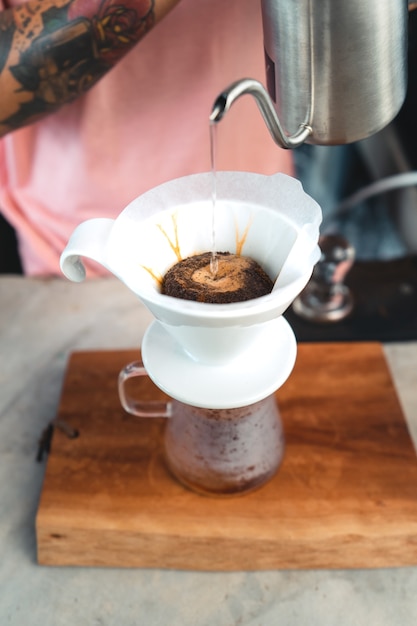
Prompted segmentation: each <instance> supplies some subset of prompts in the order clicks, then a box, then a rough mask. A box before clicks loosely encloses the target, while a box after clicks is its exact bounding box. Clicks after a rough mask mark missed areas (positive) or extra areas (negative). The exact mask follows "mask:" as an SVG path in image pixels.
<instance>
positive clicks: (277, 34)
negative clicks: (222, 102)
mask: <svg viewBox="0 0 417 626" xmlns="http://www.w3.org/2000/svg"><path fill="white" fill-rule="evenodd" d="M261 5H262V18H263V29H264V47H265V58H266V75H267V89H268V92H269V95H270V97H271V99H272V101H273V103H274V108H275V110H276V112H277V115H278V117H279V120H280V123H281V125H282V127H283V128H284V130H285V132H286V134H288V135H292V134H294V133H295V132H297V130H298V129H299V127H300V125H303V124H304V125H305V126H309V127H310V128H311V133H310V135H309V136H308V138H307V143H313V144H323V145H331V144H345V143H350V142H353V141H357V140H359V139H364V138H365V137H368V136H370V135H372V134H374V133H376V132H377V131H379V130H381V129H382V128H383V127H384V126H386V125H387V124H388V123H389V122H390V121H391V120H392V119H393V118H394V117H395V115H396V114H397V113H398V111H399V109H400V108H401V105H402V103H403V101H404V98H405V93H406V81H407V77H406V74H407V72H406V59H407V19H408V5H407V0H261Z"/></svg>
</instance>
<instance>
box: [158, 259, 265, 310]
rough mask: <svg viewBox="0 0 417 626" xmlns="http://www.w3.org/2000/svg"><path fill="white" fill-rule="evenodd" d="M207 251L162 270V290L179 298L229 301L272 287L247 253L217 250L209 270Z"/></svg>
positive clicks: (200, 300)
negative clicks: (215, 264) (163, 274)
mask: <svg viewBox="0 0 417 626" xmlns="http://www.w3.org/2000/svg"><path fill="white" fill-rule="evenodd" d="M211 257H212V255H211V252H205V253H203V254H197V255H195V256H190V257H188V258H186V259H183V260H182V261H179V263H176V264H175V265H174V266H173V267H171V268H170V269H169V270H168V271H167V273H166V274H165V276H164V278H163V281H162V289H161V290H162V293H164V294H165V295H168V296H173V297H174V298H182V299H183V300H195V301H196V302H208V303H213V304H229V303H231V302H243V301H244V300H251V299H252V298H259V297H260V296H264V295H266V294H268V293H270V292H271V291H272V288H273V286H274V283H273V282H272V280H271V279H270V278H269V276H268V275H267V274H266V272H265V271H264V270H263V269H262V267H261V266H260V265H259V264H258V263H257V262H256V261H254V260H253V259H251V258H249V257H244V256H239V255H237V254H230V253H229V252H217V253H216V258H217V263H218V267H217V272H216V273H213V272H212V271H211V267H210V262H211Z"/></svg>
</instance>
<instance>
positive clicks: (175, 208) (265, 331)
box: [61, 172, 321, 408]
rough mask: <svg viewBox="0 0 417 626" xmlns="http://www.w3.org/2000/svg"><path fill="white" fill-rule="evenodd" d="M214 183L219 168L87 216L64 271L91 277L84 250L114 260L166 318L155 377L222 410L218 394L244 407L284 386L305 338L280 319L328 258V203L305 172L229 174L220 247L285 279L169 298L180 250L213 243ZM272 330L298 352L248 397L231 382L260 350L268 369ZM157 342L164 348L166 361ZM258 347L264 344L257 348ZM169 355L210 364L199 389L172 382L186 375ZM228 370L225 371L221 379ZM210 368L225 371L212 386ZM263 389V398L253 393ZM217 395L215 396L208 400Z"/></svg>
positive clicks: (221, 181)
mask: <svg viewBox="0 0 417 626" xmlns="http://www.w3.org/2000/svg"><path fill="white" fill-rule="evenodd" d="M212 183H213V179H212V175H211V174H210V173H205V174H195V175H192V176H187V177H184V178H180V179H177V180H173V181H170V182H168V183H165V184H163V185H160V186H159V187H156V188H154V189H152V190H150V191H149V192H147V193H145V194H144V195H142V196H140V197H139V198H137V199H135V200H134V201H133V202H132V203H130V204H129V205H128V206H127V207H126V208H125V209H124V211H123V212H122V213H121V214H120V215H119V216H118V217H117V219H116V220H108V219H93V220H88V221H87V222H83V223H82V224H80V225H79V226H78V227H77V228H76V229H75V231H74V233H73V235H72V236H71V238H70V240H69V242H68V244H67V246H66V248H65V250H64V252H63V253H62V256H61V269H62V271H63V273H64V274H65V275H66V276H67V277H68V278H69V279H71V280H74V281H80V280H83V279H84V277H85V273H84V267H83V264H82V261H81V257H83V256H84V257H89V258H91V259H93V260H95V261H97V262H99V263H101V264H102V265H104V266H105V267H106V268H108V269H109V270H110V271H111V272H112V273H113V274H115V275H116V276H117V277H118V278H119V279H120V280H122V281H123V282H124V283H125V284H126V285H127V286H128V287H129V288H130V289H131V290H132V291H133V292H134V293H135V294H136V295H137V296H138V297H139V298H140V300H141V301H142V302H143V303H144V304H145V305H146V306H147V307H148V309H149V310H150V311H151V313H152V314H153V315H154V316H155V318H156V320H157V322H156V323H154V324H153V325H152V326H151V328H150V329H149V331H148V332H147V334H146V336H145V338H144V341H143V345H142V355H143V359H144V362H145V367H146V368H147V370H148V373H149V375H150V376H151V378H154V380H155V382H156V383H157V384H158V385H159V386H161V387H162V388H164V390H165V391H167V392H168V393H170V394H171V395H174V396H175V397H177V399H179V400H181V401H184V402H189V403H193V402H195V403H196V404H197V406H211V407H213V408H214V406H215V403H216V402H217V401H216V397H219V396H220V397H221V398H222V399H220V400H218V402H221V403H222V404H221V406H222V408H226V404H225V403H227V406H239V405H238V404H236V402H237V401H239V402H240V403H241V404H240V405H242V404H245V403H247V402H246V401H247V400H251V401H256V400H258V399H260V397H259V395H262V394H263V397H265V395H267V393H266V387H268V389H270V391H273V389H272V387H273V386H274V385H275V388H278V386H279V385H280V384H282V382H283V380H282V378H284V380H285V379H286V377H287V376H288V375H289V373H290V371H291V369H292V366H293V364H294V361H295V347H293V348H291V347H290V344H291V345H293V346H295V340H292V339H289V334H290V333H292V331H291V329H289V327H287V325H286V322H285V320H279V319H278V318H280V316H281V315H282V313H284V311H285V310H286V309H287V308H288V306H289V305H290V304H291V303H292V301H293V300H294V299H295V298H296V296H297V295H298V294H299V293H300V291H301V290H302V289H303V288H304V287H305V285H306V284H307V282H308V280H309V278H310V276H311V273H312V270H313V267H314V264H315V263H316V262H317V260H318V258H319V255H320V252H319V248H318V243H317V242H318V236H319V225H320V222H321V210H320V208H319V206H318V205H317V203H316V202H315V201H314V200H313V199H312V198H311V197H310V196H308V195H307V194H305V192H304V191H303V189H302V186H301V184H300V183H299V182H298V181H297V180H295V179H294V178H291V177H289V176H286V175H284V174H276V175H274V176H263V175H260V174H251V173H244V172H219V173H218V174H217V176H216V186H217V202H216V208H215V214H214V229H215V237H216V249H217V250H218V251H228V252H238V253H241V254H243V255H245V256H249V257H252V258H253V259H255V260H256V261H257V262H258V263H260V265H261V266H262V267H263V268H264V269H265V271H266V272H267V273H268V274H269V276H270V277H271V278H272V279H273V280H274V281H275V285H274V289H273V291H272V292H271V293H270V294H268V295H266V296H263V297H261V298H256V299H253V300H249V301H246V302H239V303H233V304H206V303H200V302H192V301H187V300H180V299H177V298H172V297H169V296H165V295H164V294H161V292H160V280H161V278H162V276H163V275H164V274H165V272H166V271H167V270H168V269H169V268H170V267H171V266H172V265H174V264H175V263H176V262H177V261H178V260H179V259H180V258H186V257H188V256H190V255H193V254H197V253H200V252H206V251H209V250H211V249H212V232H213V205H212V198H211V193H212ZM269 336H270V337H273V340H274V342H275V344H276V345H275V346H272V347H271V349H273V350H278V351H279V350H280V347H279V343H280V337H282V342H283V344H284V345H285V350H286V351H287V352H288V353H289V356H288V358H286V359H284V360H285V364H283V363H282V364H281V365H279V364H278V363H277V364H276V369H279V370H280V372H278V371H277V372H276V374H275V375H274V381H270V382H268V385H266V384H261V381H260V380H259V381H257V380H255V382H254V385H252V387H253V390H252V391H250V392H249V393H248V394H246V396H247V397H246V396H245V394H244V393H241V394H240V399H239V400H238V399H237V397H236V396H237V392H238V390H237V389H236V391H233V392H231V391H230V392H228V391H227V390H226V387H227V385H228V381H225V382H224V384H223V383H222V380H223V379H224V378H228V372H232V370H233V368H234V366H235V365H236V363H237V361H238V360H239V359H246V360H247V361H248V360H249V359H253V358H255V357H256V358H255V360H257V363H254V365H253V368H257V370H259V368H260V367H261V362H262V355H261V354H260V352H259V349H258V350H257V346H264V347H265V348H268V345H270V344H268V337H269ZM157 346H159V348H157ZM164 346H165V347H164ZM165 348H166V349H165ZM153 349H154V354H156V353H158V355H159V356H158V358H157V359H156V358H155V357H154V354H152V350H153ZM158 350H159V351H158ZM161 350H162V353H161ZM251 350H252V351H253V350H254V351H255V352H256V351H257V352H256V355H257V356H256V355H255V357H254V354H253V353H252V352H251ZM163 353H166V354H167V359H166V361H169V362H170V367H171V368H172V367H174V364H175V363H179V362H180V361H184V359H186V360H187V363H190V362H191V364H194V365H196V366H200V367H204V368H205V369H206V370H207V371H206V374H205V380H204V382H202V383H201V389H200V390H199V393H198V394H197V391H193V390H192V389H191V387H193V383H192V382H191V383H190V381H187V386H188V387H189V389H188V390H187V389H186V388H184V390H183V392H179V391H178V384H177V385H175V384H174V383H172V384H171V383H170V380H173V379H175V378H176V376H173V375H172V370H171V377H170V374H169V372H168V371H167V372H165V373H164V374H160V370H161V368H162V369H163V365H162V364H160V363H159V362H160V361H161V360H163ZM219 368H220V369H219ZM191 369H192V368H191ZM249 369H250V368H249ZM261 369H262V367H261ZM155 370H158V373H155ZM221 370H224V371H223V378H221V380H218V375H217V374H218V373H219V372H220V371H221ZM288 370H289V371H288ZM164 371H165V370H164ZM210 372H211V373H213V372H215V373H216V375H213V376H212V377H211V378H212V379H213V380H212V383H213V384H212V385H211V387H212V388H211V389H207V383H208V387H210ZM153 374H154V375H153ZM161 378H163V379H164V380H163V381H162V382H161ZM229 378H233V375H232V374H231V375H230V376H229ZM255 378H257V377H255ZM179 382H181V381H178V383H179ZM229 382H230V381H229ZM173 386H174V388H173ZM183 386H184V385H183ZM219 386H220V387H223V386H224V387H225V390H224V391H222V389H219ZM262 386H263V389H260V387H262ZM229 387H230V384H229ZM241 387H244V383H243V385H241ZM255 387H256V388H257V389H256V390H255ZM204 390H205V391H204ZM173 392H174V393H173ZM203 392H204V393H203ZM178 394H179V395H178ZM213 394H214V397H213ZM203 395H204V396H205V397H204V401H203V400H201V398H202V396H203ZM197 396H198V397H197ZM243 396H245V398H243ZM255 396H258V397H256V398H255V399H253V398H254V397H255ZM208 401H210V404H205V403H206V402H208ZM213 403H214V404H213Z"/></svg>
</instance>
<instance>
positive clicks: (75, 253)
mask: <svg viewBox="0 0 417 626" xmlns="http://www.w3.org/2000/svg"><path fill="white" fill-rule="evenodd" d="M114 222H115V220H113V219H109V218H105V217H97V218H93V219H91V220H86V221H85V222H82V223H81V224H79V225H78V226H77V227H76V228H75V230H74V231H73V233H72V235H71V237H70V239H69V241H68V243H67V245H66V247H65V249H64V251H63V253H62V254H61V258H60V267H61V271H62V273H63V274H64V275H65V276H66V277H67V278H69V280H72V281H73V282H75V283H80V282H82V281H83V280H84V279H85V276H86V272H85V267H84V265H83V262H82V260H81V258H80V257H82V256H84V257H87V258H89V259H92V260H93V261H96V262H97V263H100V264H101V265H103V266H104V267H106V268H107V269H110V268H109V267H108V265H107V264H106V246H107V241H108V239H109V235H110V232H111V230H112V228H113V224H114Z"/></svg>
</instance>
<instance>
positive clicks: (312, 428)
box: [36, 343, 417, 571]
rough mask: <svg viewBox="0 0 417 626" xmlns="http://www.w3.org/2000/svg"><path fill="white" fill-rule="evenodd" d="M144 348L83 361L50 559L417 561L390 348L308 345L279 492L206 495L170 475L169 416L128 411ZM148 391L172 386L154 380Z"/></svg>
mask: <svg viewBox="0 0 417 626" xmlns="http://www.w3.org/2000/svg"><path fill="white" fill-rule="evenodd" d="M138 356H139V355H138V352H134V351H120V352H77V353H74V354H73V355H72V356H71V359H70V361H69V364H68V369H67V373H66V377H65V381H64V386H63V390H62V396H61V403H60V407H59V411H58V417H59V418H60V419H61V420H64V421H65V422H66V423H68V424H69V425H71V426H72V427H73V428H75V429H77V430H78V431H79V437H78V438H76V439H70V438H68V437H67V436H66V435H65V434H64V433H63V432H61V431H59V430H57V429H55V433H54V438H53V444H52V450H51V453H50V455H49V458H48V463H47V469H46V475H45V480H44V485H43V490H42V494H41V499H40V503H39V508H38V513H37V518H36V533H37V546H38V560H39V563H41V564H44V565H78V566H114V567H156V568H175V569H191V570H210V571H215V570H220V571H228V570H229V571H231V570H264V569H305V568H374V567H392V566H404V565H416V564H417V461H416V454H415V451H414V447H413V445H412V442H411V439H410V436H409V433H408V430H407V426H406V424H405V421H404V417H403V415H402V411H401V408H400V405H399V401H398V398H397V395H396V392H395V389H394V387H393V383H392V380H391V377H390V373H389V370H388V367H387V364H386V362H385V359H384V355H383V351H382V348H381V346H380V345H379V344H377V343H334V344H332V343H323V344H301V345H299V346H298V357H297V363H296V366H295V369H294V372H293V373H292V375H291V376H290V378H289V380H288V381H287V383H286V384H285V385H284V387H283V388H282V389H281V390H279V392H278V393H277V400H278V405H279V408H280V411H281V415H282V418H283V422H284V429H285V433H286V454H285V458H284V461H283V463H282V465H281V468H280V469H279V471H278V473H277V475H276V476H275V477H274V478H273V480H272V481H270V482H269V483H268V484H267V485H266V486H264V487H262V488H261V489H259V490H258V491H255V492H253V493H251V494H249V495H245V496H242V497H235V498H210V497H205V496H200V495H197V494H195V493H193V492H191V491H189V490H187V489H185V488H183V487H182V486H181V485H179V484H178V483H177V482H176V481H175V480H174V479H173V478H172V477H171V475H170V474H169V472H168V471H167V469H166V467H165V464H164V459H163V450H162V436H163V428H164V420H161V419H147V420H146V419H139V418H134V417H131V416H128V415H127V414H126V413H125V412H124V411H123V410H122V409H121V408H120V405H119V401H118V396H117V389H116V382H117V374H118V372H119V370H120V368H121V367H122V366H123V365H125V364H126V363H127V362H129V361H130V360H133V359H136V358H137V357H138ZM143 394H144V397H145V396H147V397H148V398H154V397H156V395H158V394H160V392H159V391H158V390H157V389H156V388H155V387H154V386H153V385H152V383H150V381H149V382H148V386H147V388H146V389H144V390H143Z"/></svg>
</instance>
